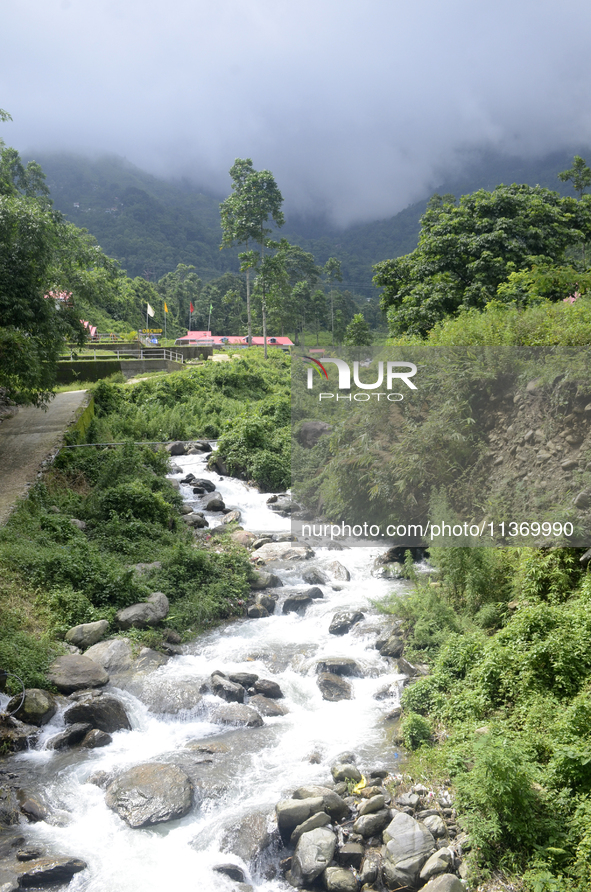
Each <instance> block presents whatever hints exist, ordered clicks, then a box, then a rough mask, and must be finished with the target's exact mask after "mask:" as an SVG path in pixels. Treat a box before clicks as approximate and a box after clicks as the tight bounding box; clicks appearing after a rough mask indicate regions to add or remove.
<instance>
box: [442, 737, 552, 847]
mask: <svg viewBox="0 0 591 892" xmlns="http://www.w3.org/2000/svg"><path fill="white" fill-rule="evenodd" d="M473 757H474V763H473V766H472V768H471V769H470V770H469V771H466V772H464V773H461V774H459V775H458V776H457V777H456V778H455V785H456V789H457V792H458V800H459V804H460V806H461V808H462V810H463V812H464V817H463V823H464V824H465V826H466V828H467V829H468V832H469V834H470V837H471V842H472V847H473V849H476V850H477V851H478V852H479V854H480V856H481V857H482V858H483V860H484V861H485V862H489V863H491V859H496V861H493V863H495V865H497V864H498V858H499V846H500V845H501V844H505V845H508V846H510V847H511V848H513V849H522V848H524V847H527V846H530V845H532V844H533V843H534V841H535V840H536V838H537V835H538V826H537V822H536V814H537V813H539V811H540V803H539V800H538V797H537V795H536V793H535V791H534V789H533V787H532V782H533V770H532V766H531V765H530V764H529V763H528V762H527V761H526V760H525V758H524V756H523V753H522V751H521V749H520V748H519V747H518V746H516V745H514V744H512V743H511V742H510V741H509V740H507V739H506V737H504V736H498V735H497V734H495V733H489V734H486V735H484V736H483V737H482V738H481V739H480V740H479V741H478V742H477V743H476V744H475V745H474V748H473Z"/></svg>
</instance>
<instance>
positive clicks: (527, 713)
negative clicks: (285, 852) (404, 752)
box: [387, 548, 591, 892]
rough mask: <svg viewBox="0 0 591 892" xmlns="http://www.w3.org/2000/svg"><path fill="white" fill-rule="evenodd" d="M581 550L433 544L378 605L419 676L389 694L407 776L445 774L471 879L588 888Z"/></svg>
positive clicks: (587, 588)
mask: <svg viewBox="0 0 591 892" xmlns="http://www.w3.org/2000/svg"><path fill="white" fill-rule="evenodd" d="M582 552H583V550H582V549H566V548H563V549H527V548H523V549H522V548H516V549H482V548H449V549H443V548H441V549H433V550H432V552H431V562H432V563H433V564H434V565H435V567H436V569H437V576H436V580H437V581H436V582H435V581H434V580H433V577H432V576H429V577H423V576H419V577H418V578H416V577H415V584H414V588H413V591H412V592H411V593H410V594H409V595H408V596H407V597H403V598H393V599H392V600H391V601H390V602H389V604H388V605H387V609H388V610H390V611H392V612H393V613H395V614H396V615H397V616H399V617H401V618H402V620H403V630H404V636H405V641H406V646H405V655H406V656H407V657H408V658H409V659H414V660H416V661H419V662H427V663H428V664H429V666H430V674H429V675H428V676H426V677H422V678H419V679H418V680H417V681H416V682H415V683H414V684H412V685H411V686H409V687H408V688H407V689H406V690H405V691H404V693H403V696H402V706H403V720H402V724H401V736H402V739H403V741H404V743H405V745H406V746H407V747H408V748H410V749H411V750H413V751H414V755H413V756H412V757H411V761H410V765H409V770H410V772H411V773H413V772H414V773H415V774H416V775H417V776H419V775H420V776H421V777H423V778H428V779H431V780H434V779H435V778H441V777H443V778H445V777H450V778H451V780H452V783H453V787H454V789H455V791H456V797H457V799H456V801H457V805H458V809H459V812H460V823H461V825H462V827H463V828H465V829H466V830H467V831H468V832H469V835H470V843H471V856H470V859H471V866H472V870H473V873H474V875H475V876H479V877H480V878H481V879H482V876H483V875H484V876H486V873H487V871H490V870H493V869H499V868H500V869H502V870H504V871H505V872H507V873H508V874H509V875H510V876H511V875H513V874H516V875H517V877H522V878H523V888H525V889H527V890H531V892H535V890H538V889H541V890H545V892H550V890H560V892H575V890H576V892H583V890H586V889H587V888H588V883H589V878H590V875H589V868H588V862H587V861H586V860H585V854H584V853H586V852H587V851H588V846H589V830H588V823H586V822H585V818H586V817H587V816H588V813H589V801H590V800H589V797H590V794H591V769H590V765H591V760H590V759H589V749H590V746H591V736H590V735H591V723H590V722H589V718H590V716H591V656H590V654H591V614H590V611H589V603H590V597H591V576H590V575H589V573H588V572H585V570H584V568H583V567H582V566H581V564H580V561H579V558H580V557H581V554H582Z"/></svg>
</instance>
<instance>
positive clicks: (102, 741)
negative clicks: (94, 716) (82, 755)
mask: <svg viewBox="0 0 591 892" xmlns="http://www.w3.org/2000/svg"><path fill="white" fill-rule="evenodd" d="M112 742H113V738H112V737H111V735H110V734H107V732H106V731H101V730H99V728H93V729H92V731H89V732H88V734H87V735H86V736H85V737H84V739H83V741H82V743H81V744H80V746H82V747H83V748H84V749H87V750H95V749H98V748H99V747H101V746H108V745H109V744H110V743H112Z"/></svg>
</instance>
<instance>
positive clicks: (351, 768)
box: [330, 762, 361, 784]
mask: <svg viewBox="0 0 591 892" xmlns="http://www.w3.org/2000/svg"><path fill="white" fill-rule="evenodd" d="M330 773H331V774H332V778H333V780H334V782H335V784H340V783H347V781H355V783H356V784H358V783H359V781H360V780H361V772H360V771H359V769H358V768H356V767H355V765H353V763H352V762H335V764H334V765H333V766H332V768H331V769H330Z"/></svg>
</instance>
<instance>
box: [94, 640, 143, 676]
mask: <svg viewBox="0 0 591 892" xmlns="http://www.w3.org/2000/svg"><path fill="white" fill-rule="evenodd" d="M84 656H85V657H88V659H89V660H94V662H95V663H98V664H99V666H102V667H103V669H105V670H106V671H107V672H108V673H109V674H110V675H117V674H118V673H120V672H127V670H128V669H131V664H132V650H131V641H130V640H129V638H110V639H109V640H108V641H99V643H98V644H93V645H92V647H89V648H88V650H87V651H86V653H85V654H84Z"/></svg>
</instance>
